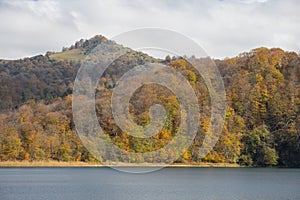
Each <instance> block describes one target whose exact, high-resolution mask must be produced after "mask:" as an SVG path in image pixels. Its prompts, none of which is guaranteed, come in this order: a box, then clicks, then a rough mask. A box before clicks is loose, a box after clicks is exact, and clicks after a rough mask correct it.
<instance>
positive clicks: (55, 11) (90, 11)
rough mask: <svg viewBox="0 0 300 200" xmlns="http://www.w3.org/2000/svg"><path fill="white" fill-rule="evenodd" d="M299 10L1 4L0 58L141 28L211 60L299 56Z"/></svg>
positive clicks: (275, 3) (233, 3)
mask: <svg viewBox="0 0 300 200" xmlns="http://www.w3.org/2000/svg"><path fill="white" fill-rule="evenodd" d="M299 10H300V4H299V3H298V1H297V0H287V1H281V0H223V1H218V0H202V1H196V0H194V1H181V0H177V1H158V0H156V1H142V0H137V1H130V0H127V1H126V0H125V1H124V0H111V1H109V0H103V1H93V2H90V1H89V2H88V3H87V2H86V1H84V0H75V1H63V0H61V1H27V2H25V3H24V1H22V2H20V1H19V2H18V1H4V2H2V3H0V18H1V19H4V20H1V21H0V26H1V29H0V33H1V37H0V43H1V46H0V57H2V58H18V57H24V56H29V55H35V54H38V53H45V52H46V51H47V50H56V51H57V50H60V49H61V47H62V46H67V45H71V44H72V43H74V42H75V41H76V40H78V39H80V38H89V37H92V36H93V35H95V34H103V35H105V36H106V37H108V38H110V37H113V36H114V35H117V34H119V33H122V32H124V31H129V30H131V29H137V28H142V27H159V28H166V29H171V30H174V31H177V32H180V33H183V34H185V35H187V36H188V37H190V38H192V39H194V40H195V41H196V42H198V43H199V44H200V45H201V46H203V47H204V49H205V50H206V51H207V52H208V54H209V55H211V56H212V57H226V56H234V55H237V54H238V53H240V52H243V51H248V50H250V49H251V48H255V47H259V46H267V47H281V48H283V49H286V50H293V51H297V52H299V48H300V41H299V39H298V35H300V29H299V24H300V14H299Z"/></svg>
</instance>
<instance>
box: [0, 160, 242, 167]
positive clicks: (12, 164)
mask: <svg viewBox="0 0 300 200" xmlns="http://www.w3.org/2000/svg"><path fill="white" fill-rule="evenodd" d="M105 166H119V167H161V166H164V165H163V164H159V163H157V164H156V163H139V164H134V163H131V164H130V163H110V164H108V163H106V164H104V165H101V164H100V163H92V162H74V161H73V162H59V161H53V160H51V161H33V162H29V161H2V162H0V167H105ZM167 167H241V166H240V165H238V164H232V163H193V164H184V163H175V164H171V165H169V166H167Z"/></svg>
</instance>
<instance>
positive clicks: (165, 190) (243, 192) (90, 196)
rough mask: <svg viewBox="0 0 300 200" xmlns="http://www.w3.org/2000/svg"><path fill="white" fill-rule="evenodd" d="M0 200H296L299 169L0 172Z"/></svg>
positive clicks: (299, 188) (299, 181) (42, 169)
mask: <svg viewBox="0 0 300 200" xmlns="http://www.w3.org/2000/svg"><path fill="white" fill-rule="evenodd" d="M0 199H1V200H16V199H17V200H20V199H24V200H53V199H54V200H68V199H72V200H94V199H105V200H106V199H108V200H118V199H122V200H134V199H137V200H146V199H147V200H148V199H171V200H174V199H178V200H179V199H180V200H189V199H195V200H200V199H201V200H219V199H220V200H227V199H228V200H235V199H240V200H245V199H249V200H250V199H251V200H258V199H261V200H294V199H295V200H296V199H297V200H299V199H300V169H276V168H274V169H273V168H165V169H162V170H159V171H156V172H151V173H147V174H128V173H124V172H119V171H116V170H114V169H110V168H1V169H0Z"/></svg>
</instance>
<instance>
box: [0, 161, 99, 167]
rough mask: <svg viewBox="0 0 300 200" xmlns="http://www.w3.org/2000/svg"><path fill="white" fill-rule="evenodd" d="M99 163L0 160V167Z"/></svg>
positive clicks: (94, 165)
mask: <svg viewBox="0 0 300 200" xmlns="http://www.w3.org/2000/svg"><path fill="white" fill-rule="evenodd" d="M100 166H102V165H101V164H99V163H89V162H59V161H54V160H51V161H32V162H29V161H1V162H0V167H100Z"/></svg>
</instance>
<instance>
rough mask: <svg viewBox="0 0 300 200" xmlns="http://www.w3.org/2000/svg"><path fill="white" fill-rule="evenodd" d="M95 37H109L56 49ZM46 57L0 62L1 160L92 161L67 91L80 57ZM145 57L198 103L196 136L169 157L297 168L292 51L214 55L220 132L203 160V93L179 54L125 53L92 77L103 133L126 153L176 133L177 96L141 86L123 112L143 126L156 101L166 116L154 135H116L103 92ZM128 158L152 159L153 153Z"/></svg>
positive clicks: (298, 61)
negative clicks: (221, 109) (223, 98)
mask: <svg viewBox="0 0 300 200" xmlns="http://www.w3.org/2000/svg"><path fill="white" fill-rule="evenodd" d="M101 42H110V41H108V40H106V39H105V38H104V37H102V36H97V37H95V38H93V39H92V40H86V41H85V40H80V41H79V42H77V43H76V44H75V45H73V46H72V47H70V48H65V49H64V52H67V51H73V50H74V49H77V50H79V51H82V52H83V54H84V53H88V52H89V51H91V49H92V48H94V47H95V46H96V45H97V44H99V43H101ZM111 45H117V44H115V43H113V42H112V43H111ZM52 54H55V53H48V54H47V55H46V56H42V55H41V56H36V57H32V58H25V59H21V60H15V61H7V60H0V160H2V161H5V160H31V161H32V160H49V159H51V160H60V161H71V160H72V161H94V160H95V159H94V158H93V157H92V156H91V154H90V153H89V152H88V151H87V150H86V149H85V148H84V147H83V145H82V144H81V141H80V140H79V138H78V136H77V135H76V132H75V127H74V124H73V121H72V112H71V104H72V102H71V101H72V100H71V99H72V96H71V93H72V88H73V81H74V79H75V76H76V73H77V70H78V68H79V67H80V64H81V61H80V60H77V61H75V60H74V59H65V60H61V59H55V56H52ZM61 55H64V54H61ZM61 55H60V56H61ZM68 55H70V54H68ZM145 62H160V63H164V64H167V65H169V66H170V67H171V68H173V69H176V70H177V71H178V72H180V73H181V74H182V75H183V76H185V77H186V79H187V80H188V81H189V83H190V85H191V86H192V87H193V89H194V90H195V92H196V95H197V98H198V101H199V105H200V106H201V112H200V113H199V115H200V121H199V130H198V133H197V136H196V138H195V139H194V142H193V144H192V145H191V146H190V148H189V149H188V151H186V152H185V153H184V154H183V155H182V156H181V157H180V158H179V159H178V161H177V162H187V163H191V162H199V161H205V162H226V163H239V164H241V165H247V166H274V165H279V166H293V167H296V166H297V167H299V166H300V111H299V108H300V87H299V86H300V85H299V81H300V80H299V79H300V57H299V55H297V54H296V53H294V52H285V51H283V50H281V49H278V48H274V49H267V48H257V49H254V50H252V51H251V52H246V53H242V54H240V55H239V56H237V57H234V58H228V59H224V60H215V63H216V65H217V67H218V68H219V70H220V72H221V75H222V77H223V80H224V84H225V88H226V93H227V110H226V118H225V124H224V128H223V132H222V135H221V137H220V139H219V141H218V143H217V144H216V146H215V147H214V149H213V151H212V152H210V153H209V154H208V155H207V156H206V157H205V158H199V157H198V154H197V150H198V149H199V147H200V146H201V145H205V144H203V137H204V136H205V135H206V134H210V133H209V128H208V126H209V120H210V97H209V93H208V91H207V88H206V86H205V84H204V82H203V80H202V78H201V76H200V75H199V74H198V72H197V71H196V70H195V69H194V68H193V66H192V65H191V64H190V63H188V62H187V61H186V60H185V59H183V58H172V59H171V57H170V56H167V57H166V60H157V59H154V58H151V57H150V56H148V55H146V54H143V53H140V52H135V51H130V52H129V53H128V54H126V55H123V56H122V57H120V58H118V59H117V60H115V62H114V63H112V64H111V66H110V67H109V68H108V69H107V70H106V71H105V73H104V75H103V76H102V77H100V78H99V84H98V88H97V93H96V110H97V115H98V119H99V123H100V124H101V126H102V127H103V129H104V131H105V134H107V135H109V136H110V138H111V140H112V142H114V143H115V144H116V145H118V146H120V147H121V148H123V149H125V150H127V151H132V152H145V151H152V150H155V149H159V148H161V147H163V146H164V145H165V144H167V143H168V142H170V141H171V139H172V137H174V136H175V135H176V133H177V130H178V127H179V125H180V105H179V102H178V99H177V97H176V96H175V94H173V93H172V91H170V90H168V89H166V88H164V87H161V86H159V85H156V84H149V85H145V86H143V87H141V88H139V89H138V90H137V91H136V92H135V93H134V95H133V97H132V98H131V101H130V112H131V114H132V118H133V119H134V121H135V122H136V123H137V124H139V125H143V126H144V125H147V124H149V123H150V116H149V108H150V107H151V106H152V105H153V104H157V103H158V104H161V105H163V106H164V107H165V109H166V111H167V120H166V123H165V125H164V127H163V129H162V130H161V131H160V132H159V133H158V134H156V135H155V136H153V137H151V138H148V139H140V138H135V137H133V136H129V135H128V134H127V133H125V132H123V131H122V130H121V129H120V128H119V127H118V126H117V125H116V123H115V121H114V119H113V116H112V114H111V107H110V97H111V95H112V89H113V88H114V87H115V85H116V83H117V80H118V79H119V78H120V77H121V76H122V75H123V74H124V73H125V72H126V71H128V70H129V69H130V68H131V67H132V66H135V65H139V64H143V63H145ZM167 153H168V154H170V153H172V152H167ZM173 153H174V152H173ZM115 156H118V155H115ZM162 156H168V155H167V154H166V155H162ZM121 159H124V157H122V158H120V161H124V160H121ZM136 159H141V160H140V162H153V159H154V161H155V162H160V160H159V158H149V160H143V158H136ZM151 159H152V160H151Z"/></svg>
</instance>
